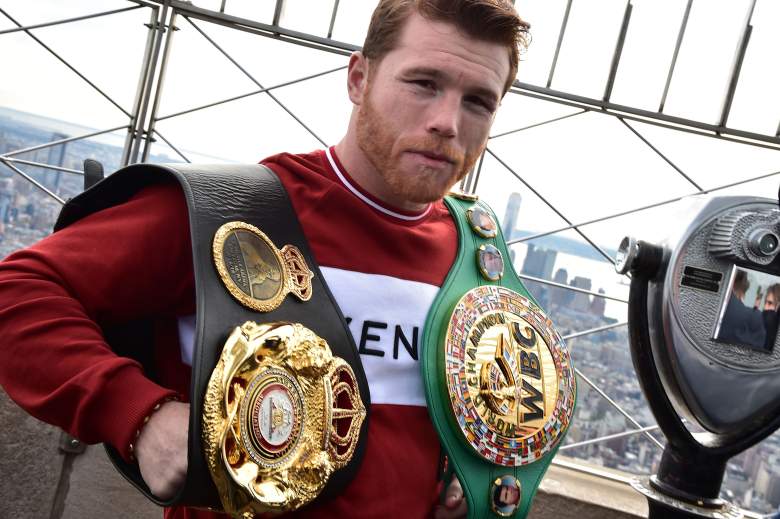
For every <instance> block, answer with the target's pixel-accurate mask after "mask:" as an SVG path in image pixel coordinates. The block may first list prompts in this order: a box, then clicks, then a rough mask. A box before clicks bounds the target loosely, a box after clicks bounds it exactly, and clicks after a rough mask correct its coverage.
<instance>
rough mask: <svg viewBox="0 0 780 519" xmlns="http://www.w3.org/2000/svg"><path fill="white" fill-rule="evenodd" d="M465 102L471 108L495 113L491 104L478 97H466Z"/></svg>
mask: <svg viewBox="0 0 780 519" xmlns="http://www.w3.org/2000/svg"><path fill="white" fill-rule="evenodd" d="M466 102H467V103H469V104H470V105H472V106H475V107H476V108H477V109H479V110H483V111H486V112H489V113H491V114H492V113H493V112H494V111H495V108H494V107H493V104H492V103H489V102H488V101H485V100H484V99H482V98H480V97H467V98H466Z"/></svg>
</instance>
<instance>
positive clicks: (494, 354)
mask: <svg viewBox="0 0 780 519" xmlns="http://www.w3.org/2000/svg"><path fill="white" fill-rule="evenodd" d="M444 360H445V369H446V378H447V391H448V394H449V397H450V403H451V405H452V410H453V412H454V413H455V417H456V420H457V422H458V425H459V428H460V430H461V432H462V433H463V435H464V437H465V440H466V442H468V444H469V445H471V446H472V447H473V448H474V449H475V450H476V451H477V453H478V454H479V455H480V456H481V457H483V458H485V459H487V460H489V461H491V462H493V463H496V464H499V465H504V466H510V467H511V466H519V465H526V464H529V463H532V462H533V461H535V460H537V459H539V458H540V457H541V456H543V455H544V454H545V453H547V452H549V451H550V450H552V448H553V447H555V445H556V444H557V443H558V441H559V438H560V437H561V434H562V433H563V432H564V431H565V430H566V428H567V427H568V425H569V422H570V421H571V415H572V413H573V410H574V402H575V397H576V385H575V378H574V371H573V368H572V365H571V360H570V357H569V352H568V350H567V349H566V348H565V346H564V344H563V339H562V338H561V336H560V334H558V332H557V331H556V330H555V329H554V328H553V326H552V321H550V319H548V318H547V316H546V315H545V314H544V313H543V312H542V310H541V309H540V308H539V307H538V306H536V305H535V304H534V303H533V302H532V301H530V300H529V299H528V298H526V297H523V296H521V295H520V294H518V293H517V292H514V291H513V290H510V289H508V288H505V287H500V286H492V285H491V286H480V287H477V288H474V289H472V290H470V291H469V292H467V293H466V294H465V295H464V296H463V297H462V298H461V299H460V300H459V301H458V303H457V304H456V305H455V309H454V310H453V312H452V315H451V317H450V322H449V325H448V328H447V337H446V341H445V351H444Z"/></svg>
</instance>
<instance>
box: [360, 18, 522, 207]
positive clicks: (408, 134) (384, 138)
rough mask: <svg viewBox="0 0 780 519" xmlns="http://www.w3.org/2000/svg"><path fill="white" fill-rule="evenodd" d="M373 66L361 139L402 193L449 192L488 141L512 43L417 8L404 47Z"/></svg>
mask: <svg viewBox="0 0 780 519" xmlns="http://www.w3.org/2000/svg"><path fill="white" fill-rule="evenodd" d="M369 67H370V73H369V77H368V81H367V85H366V87H365V91H364V95H363V98H362V102H361V103H360V106H359V109H358V120H357V139H358V146H359V147H360V149H361V150H362V151H363V153H364V154H365V155H366V157H367V158H368V160H369V161H370V162H371V164H372V165H373V166H374V168H375V169H376V170H377V171H378V173H379V175H380V176H381V177H382V179H383V180H384V183H385V184H386V185H387V188H388V189H389V191H390V192H391V193H392V195H393V198H395V199H396V200H400V201H404V202H414V203H427V202H432V201H434V200H437V199H439V198H441V197H442V196H444V195H445V194H446V193H447V191H448V190H449V189H450V188H451V187H452V185H453V184H455V182H457V181H458V180H460V179H461V178H462V177H463V176H465V175H466V173H468V172H469V171H470V170H471V168H472V167H473V166H474V163H475V162H476V160H477V158H478V157H479V155H480V153H482V151H483V149H484V147H485V144H486V143H487V137H488V131H489V130H490V126H491V124H492V123H493V119H494V116H495V112H496V109H497V108H498V105H499V102H500V100H501V97H502V95H503V87H504V83H505V81H506V78H507V76H508V74H509V56H508V51H507V49H506V48H505V47H503V46H501V45H498V44H494V43H487V42H484V41H480V40H474V39H472V38H470V37H468V36H466V35H464V34H461V33H460V32H459V31H458V30H457V29H456V28H455V27H454V26H452V25H450V24H447V23H441V22H431V21H428V20H426V19H425V18H423V17H422V16H420V15H419V14H417V13H413V14H411V15H410V17H409V19H408V20H407V21H406V24H405V26H404V28H403V30H402V32H401V34H400V37H399V41H398V44H397V46H396V48H395V49H393V50H392V51H390V52H389V53H387V54H386V55H385V56H384V57H383V58H382V59H381V60H380V61H379V63H376V62H371V63H369Z"/></svg>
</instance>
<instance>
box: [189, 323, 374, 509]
mask: <svg viewBox="0 0 780 519" xmlns="http://www.w3.org/2000/svg"><path fill="white" fill-rule="evenodd" d="M365 417H366V408H365V406H364V404H363V401H362V399H361V398H360V392H359V390H358V386H357V382H356V378H355V374H354V372H353V371H352V368H351V367H350V366H349V364H347V363H346V362H345V361H344V360H343V359H341V358H339V357H336V356H334V355H333V354H332V353H331V351H330V347H329V346H328V344H327V342H326V341H325V340H324V339H322V338H320V337H318V336H317V335H316V334H315V333H314V332H312V331H311V330H309V329H308V328H306V327H304V326H302V325H300V324H291V323H271V324H262V325H258V324H255V323H253V322H247V323H245V324H244V325H243V326H241V327H238V328H236V329H235V330H234V331H233V333H232V334H231V335H230V337H229V338H228V340H227V342H226V343H225V346H224V348H223V350H222V355H221V356H220V359H219V362H218V363H217V366H216V368H215V369H214V372H213V373H212V376H211V379H210V381H209V385H208V389H207V392H206V397H205V400H204V406H203V445H204V451H205V456H206V461H207V464H208V466H209V471H210V472H211V475H212V478H213V479H214V482H215V484H216V486H217V490H218V492H219V495H220V499H221V501H222V505H223V507H224V510H225V511H226V512H227V513H229V514H231V515H233V516H234V517H241V518H242V519H247V518H251V517H254V516H255V515H257V514H262V513H267V512H272V513H279V512H287V511H291V510H295V509H297V508H300V507H301V506H303V505H305V504H307V503H309V502H311V501H312V500H314V498H316V497H317V495H319V493H320V492H321V491H322V489H323V488H324V487H325V484H326V483H327V481H328V479H329V478H330V476H331V474H332V473H333V472H334V471H335V470H338V469H340V468H342V467H344V466H345V465H346V464H347V463H348V462H349V460H350V459H351V458H352V454H353V453H354V450H355V447H356V446H357V442H358V436H359V434H360V427H361V425H362V423H363V420H364V419H365Z"/></svg>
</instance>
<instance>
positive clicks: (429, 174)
mask: <svg viewBox="0 0 780 519" xmlns="http://www.w3.org/2000/svg"><path fill="white" fill-rule="evenodd" d="M368 92H370V88H369V89H368ZM390 128H391V125H390V124H388V122H387V121H385V120H384V118H383V117H382V115H380V114H379V112H378V111H377V110H375V109H374V106H373V104H372V103H371V101H370V95H366V96H365V97H364V101H363V103H362V104H361V105H360V110H359V112H358V119H357V142H358V146H359V147H360V149H361V150H362V151H363V153H364V154H365V155H366V157H367V158H368V160H369V162H370V163H371V165H372V166H374V169H375V170H376V171H377V172H378V174H379V176H380V177H382V180H383V181H384V183H385V184H386V185H387V187H388V188H389V189H390V191H391V192H392V194H393V195H394V197H396V198H397V199H398V200H403V201H407V202H413V203H417V204H427V203H430V202H434V201H436V200H439V199H441V198H442V197H443V196H444V195H446V194H447V192H448V191H449V190H450V189H451V188H452V186H453V185H455V183H456V182H458V181H459V180H460V179H462V178H463V177H464V176H466V174H467V173H468V172H469V171H471V168H472V167H473V166H474V163H475V162H476V160H477V158H478V157H479V153H473V154H464V153H461V152H458V151H456V150H454V149H453V148H452V147H451V146H449V145H448V144H447V143H446V142H445V141H444V140H443V139H442V138H440V137H437V136H435V135H429V136H426V137H424V138H413V137H402V138H400V139H396V136H395V134H394V133H393V132H392V130H390ZM408 149H415V150H426V151H429V152H433V153H436V154H439V155H444V156H446V157H447V158H448V159H449V160H450V161H452V163H453V164H452V167H451V168H449V170H448V171H442V170H440V169H437V168H431V167H427V166H420V167H418V168H417V170H416V171H415V172H413V173H410V172H408V171H403V170H402V168H401V167H400V164H401V155H402V154H403V153H404V150H408Z"/></svg>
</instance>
